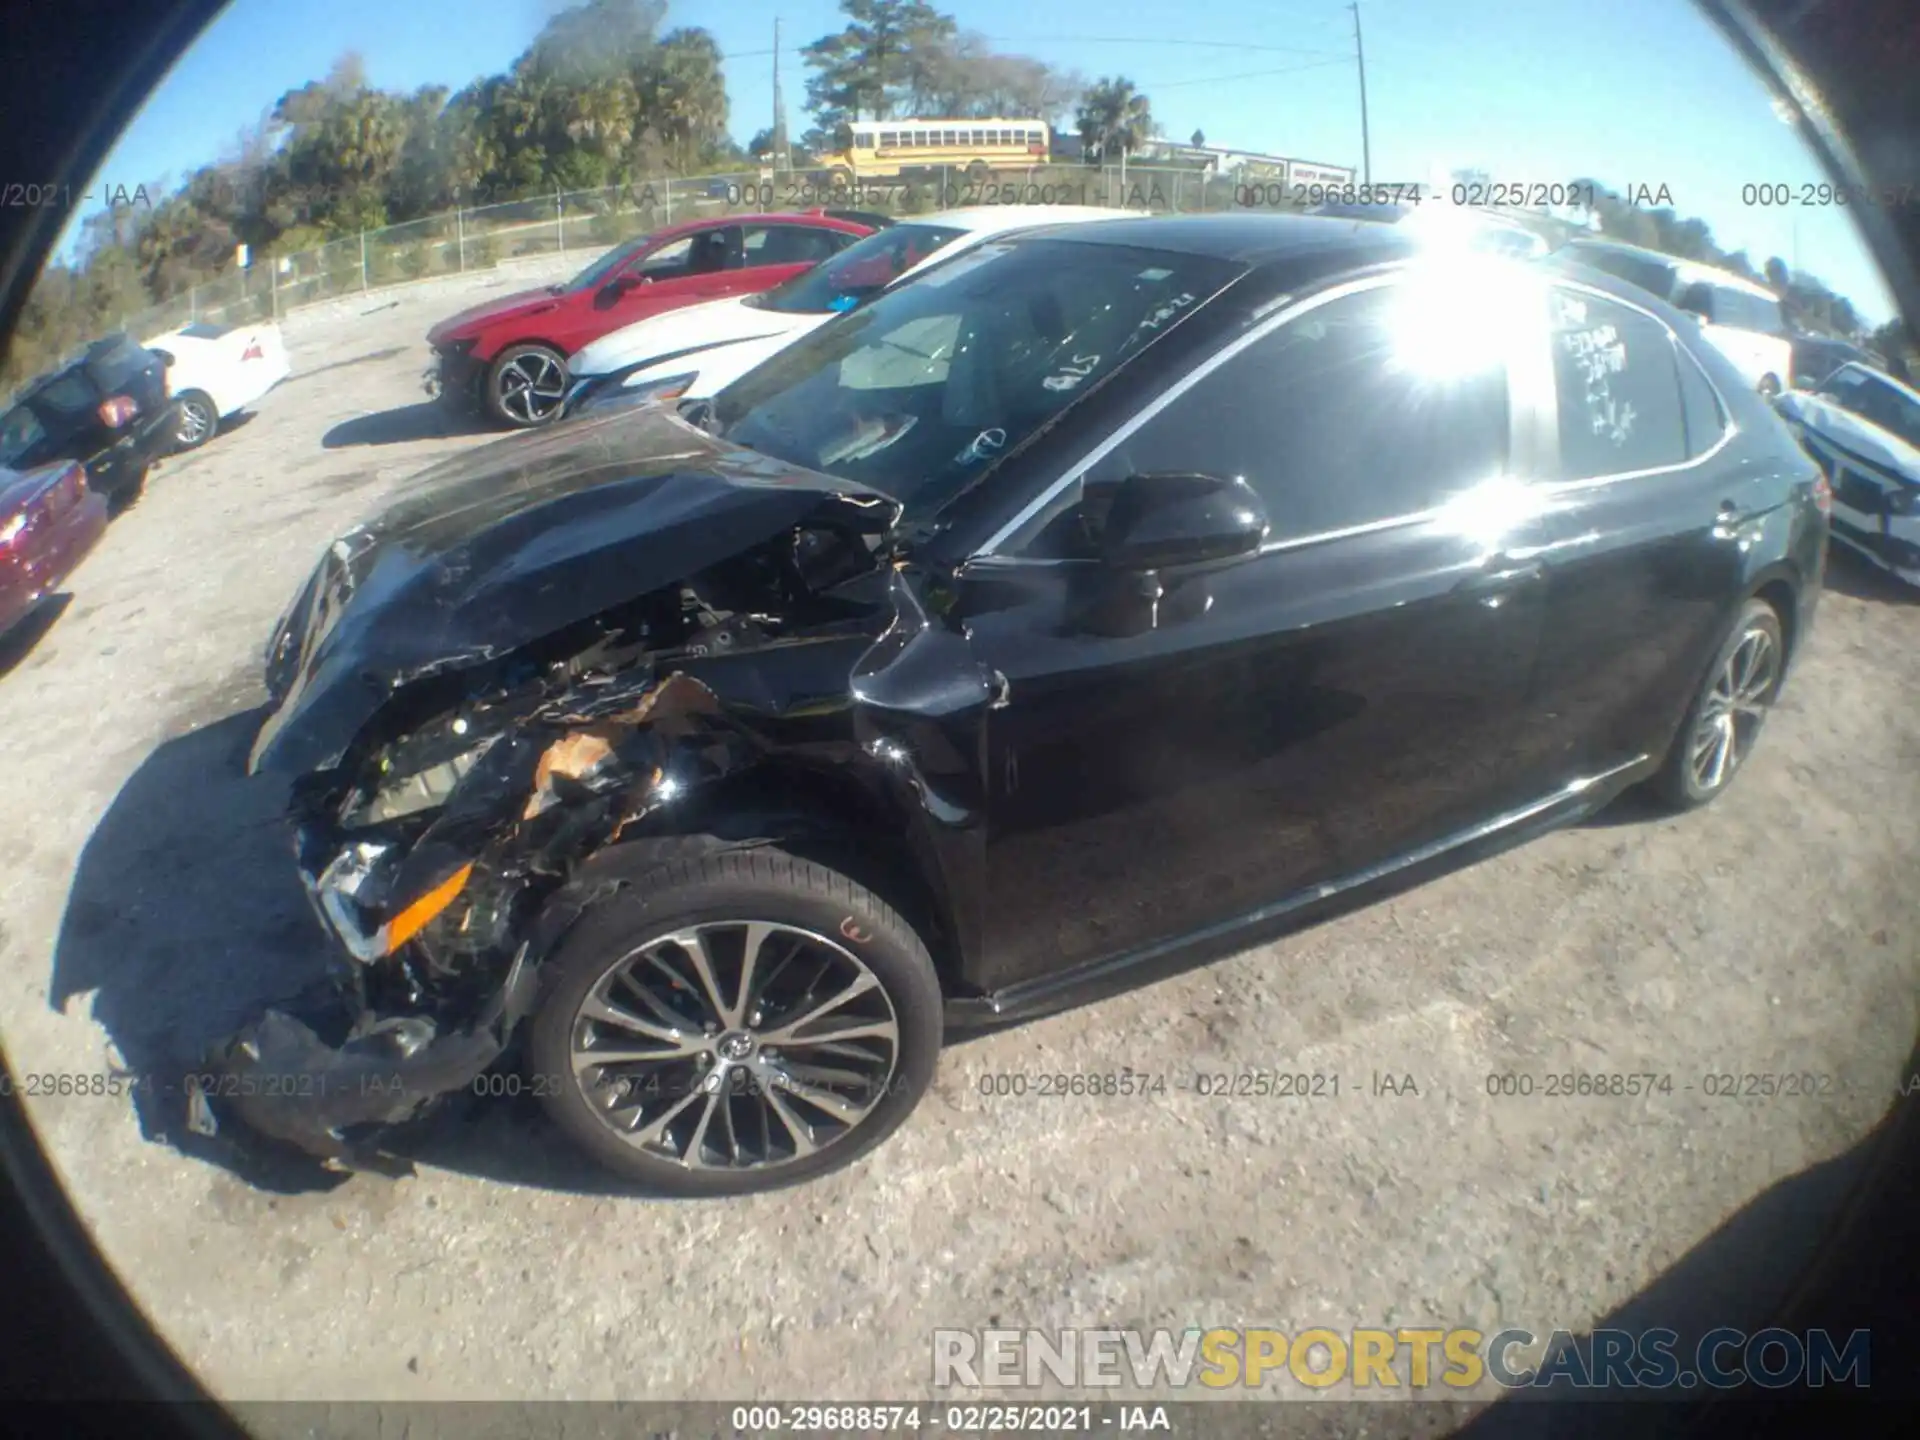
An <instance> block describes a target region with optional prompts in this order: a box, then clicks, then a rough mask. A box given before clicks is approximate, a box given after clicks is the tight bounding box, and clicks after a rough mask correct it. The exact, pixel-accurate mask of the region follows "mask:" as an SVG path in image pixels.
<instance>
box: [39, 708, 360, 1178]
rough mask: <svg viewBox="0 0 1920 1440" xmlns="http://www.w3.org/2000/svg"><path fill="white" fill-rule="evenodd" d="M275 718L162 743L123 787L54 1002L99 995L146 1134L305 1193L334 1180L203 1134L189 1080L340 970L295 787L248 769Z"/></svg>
mask: <svg viewBox="0 0 1920 1440" xmlns="http://www.w3.org/2000/svg"><path fill="white" fill-rule="evenodd" d="M263 715H264V711H263V710H261V709H257V708H256V709H250V710H243V711H240V712H239V713H237V714H229V715H227V716H226V717H225V718H223V719H219V720H216V721H214V722H213V723H211V724H205V725H202V726H200V727H199V728H197V729H192V730H189V731H188V732H187V733H185V734H181V735H177V736H175V737H174V738H172V739H168V740H165V741H163V742H161V744H160V745H159V746H158V747H156V748H155V749H154V751H153V753H152V754H150V755H149V756H148V757H147V758H146V760H145V761H144V762H142V764H141V765H140V767H139V769H137V770H136V771H135V772H134V774H133V775H132V777H131V778H130V779H129V780H128V781H127V783H126V784H125V785H124V786H122V787H121V789H120V792H119V794H118V795H116V796H115V797H114V800H113V803H112V804H111V805H110V806H109V807H108V809H107V812H106V814H105V815H104V816H102V817H101V820H100V823H99V825H98V826H97V827H95V829H94V832H93V834H92V836H91V837H89V839H88V841H87V843H86V846H85V847H84V848H83V849H82V851H81V853H80V860H79V864H78V866H77V867H76V869H75V873H74V877H73V883H72V886H71V888H70V890H69V893H68V900H67V908H66V913H65V914H64V915H63V916H62V918H61V922H60V929H59V933H58V936H57V938H56V940H55V945H54V954H53V973H52V978H51V981H50V983H49V987H48V997H47V998H48V1003H49V1004H50V1005H51V1006H52V1007H53V1008H54V1009H56V1010H59V1011H62V1012H65V1011H67V1010H69V1009H70V1008H71V1006H72V1002H73V1001H74V1000H75V999H76V998H77V997H81V996H86V995H88V994H91V996H92V1005H91V1014H92V1017H93V1019H94V1020H95V1021H97V1022H98V1023H99V1024H100V1026H101V1027H102V1028H103V1029H104V1030H105V1031H106V1032H107V1035H108V1037H109V1039H110V1040H111V1042H112V1045H113V1048H114V1051H115V1052H116V1054H117V1058H118V1060H119V1062H120V1064H121V1065H123V1066H124V1068H125V1069H126V1070H127V1071H128V1072H129V1073H130V1074H131V1075H132V1076H133V1077H134V1086H133V1097H134V1098H133V1103H134V1111H135V1115H136V1118H137V1120H138V1122H139V1124H140V1129H141V1133H142V1135H143V1136H145V1137H146V1138H147V1139H150V1140H156V1141H161V1142H165V1143H171V1144H173V1145H175V1146H176V1147H178V1148H180V1149H182V1150H184V1151H187V1152H188V1153H192V1154H198V1155H201V1156H202V1157H203V1158H206V1159H209V1160H213V1161H215V1162H216V1163H221V1164H224V1165H225V1166H226V1167H227V1168H229V1169H231V1170H233V1171H234V1172H235V1173H236V1174H238V1175H240V1176H241V1177H242V1178H243V1179H246V1180H248V1181H250V1182H252V1183H255V1184H258V1185H260V1186H262V1187H263V1188H266V1189H273V1190H297V1189H306V1188H313V1187H314V1186H315V1185H322V1186H324V1185H328V1184H332V1183H337V1181H335V1180H334V1178H333V1177H331V1176H326V1175H325V1174H324V1172H318V1167H317V1166H311V1165H309V1164H308V1163H307V1162H306V1161H305V1159H304V1157H287V1156H282V1155H278V1154H276V1153H271V1152H269V1151H268V1150H266V1149H264V1148H262V1147H257V1146H245V1145H236V1144H235V1143H234V1142H233V1141H232V1139H231V1137H226V1136H216V1137H206V1136H201V1135H197V1134H194V1133H192V1132H191V1131H189V1130H188V1128H187V1126H186V1114H187V1105H186V1090H185V1086H184V1084H183V1083H182V1082H183V1080H184V1077H185V1076H186V1075H187V1074H188V1073H190V1072H192V1071H193V1070H195V1069H196V1068H197V1066H198V1062H199V1059H200V1057H201V1056H202V1055H203V1053H204V1051H205V1049H206V1046H207V1045H208V1043H209V1042H210V1041H212V1040H214V1039H216V1038H218V1037H219V1036H221V1035H223V1034H226V1033H228V1032H230V1031H232V1030H233V1029H235V1028H236V1027H238V1026H239V1025H241V1024H243V1023H245V1022H246V1021H247V1020H248V1019H249V1018H251V1016H252V1014H254V1013H257V1011H258V1010H259V1009H260V1008H261V1007H262V1006H263V1005H265V1004H267V1003H270V1002H277V1001H282V1000H286V999H289V998H291V997H293V996H295V995H298V994H299V993H301V992H302V991H303V990H305V989H306V988H307V987H309V986H310V985H313V984H315V983H316V982H318V981H321V980H323V979H324V978H325V977H326V975H327V974H328V970H329V966H330V965H331V964H333V963H335V962H334V960H333V956H332V952H331V950H330V948H329V946H328V944H327V942H326V939H325V937H324V936H323V935H322V934H321V932H320V928H319V925H318V923H317V922H316V921H315V920H314V918H313V916H312V913H311V911H310V910H309V908H308V905H307V901H306V896H305V894H304V892H303V891H302V889H301V886H300V881H299V876H298V874H297V872H296V871H295V870H294V869H293V866H292V862H291V858H290V851H289V847H288V842H287V836H286V831H285V828H284V826H283V824H282V816H283V814H284V811H285V799H286V797H285V791H284V787H282V786H279V785H276V784H274V783H272V782H268V781H257V780H253V779H249V778H248V777H247V775H246V774H245V767H246V758H247V752H248V749H249V747H250V746H251V745H252V743H253V737H254V734H255V732H256V731H257V730H258V729H259V725H260V721H261V719H262V718H263ZM309 1172H317V1173H309Z"/></svg>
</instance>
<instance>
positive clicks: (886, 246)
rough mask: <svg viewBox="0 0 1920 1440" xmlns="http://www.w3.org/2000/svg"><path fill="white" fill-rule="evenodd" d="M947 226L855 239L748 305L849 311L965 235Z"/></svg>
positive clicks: (795, 311)
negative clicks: (835, 253) (836, 252)
mask: <svg viewBox="0 0 1920 1440" xmlns="http://www.w3.org/2000/svg"><path fill="white" fill-rule="evenodd" d="M966 233H967V232H966V231H965V230H959V229H955V228H954V227H953V226H951V225H894V226H891V227H889V228H888V229H885V230H881V231H877V232H876V233H874V234H872V235H869V236H867V237H866V239H864V240H860V241H856V242H855V243H854V244H852V245H849V246H848V247H847V248H846V249H844V250H842V251H841V252H840V253H839V254H838V255H835V256H834V257H833V258H832V259H831V260H824V261H822V262H821V263H820V264H818V265H816V266H814V267H813V268H812V269H811V270H808V271H805V272H803V273H802V274H799V275H796V276H794V277H793V279H791V280H789V281H787V283H786V284H784V285H778V286H775V287H774V288H773V289H771V290H769V291H767V292H766V293H765V294H764V295H755V296H752V297H750V298H749V299H748V300H747V304H749V305H751V306H753V307H754V308H755V309H759V310H777V311H779V312H781V313H782V314H786V315H824V314H826V313H828V312H829V311H833V310H851V309H852V308H853V307H854V305H856V304H858V303H859V302H860V301H862V300H864V299H866V298H867V297H868V296H869V295H872V294H875V293H876V292H878V291H880V290H882V289H884V288H885V287H886V286H887V285H888V284H890V283H891V282H892V281H893V280H895V279H897V278H898V277H899V276H901V275H904V274H905V273H906V272H907V271H909V270H911V269H912V268H913V267H914V266H915V265H918V264H919V263H920V262H921V261H922V260H924V259H926V258H927V257H928V256H929V255H931V254H933V252H934V251H936V250H938V249H940V248H941V247H942V246H944V245H948V244H951V243H952V242H953V241H955V240H957V239H959V238H960V237H961V236H962V235H964V234H966Z"/></svg>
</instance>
